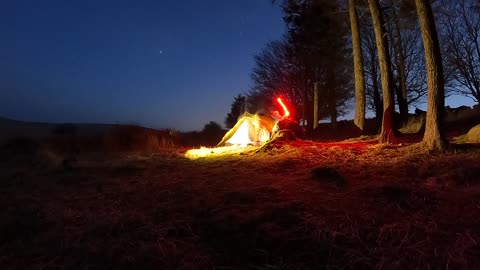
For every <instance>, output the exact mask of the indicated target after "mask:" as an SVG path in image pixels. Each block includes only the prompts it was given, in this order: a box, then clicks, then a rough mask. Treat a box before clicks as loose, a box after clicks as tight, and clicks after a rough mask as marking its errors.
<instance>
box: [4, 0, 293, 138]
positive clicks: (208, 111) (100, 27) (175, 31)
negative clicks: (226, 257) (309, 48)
mask: <svg viewBox="0 0 480 270" xmlns="http://www.w3.org/2000/svg"><path fill="white" fill-rule="evenodd" d="M0 30H1V34H2V37H1V40H2V41H1V42H0V87H1V92H0V116H5V117H10V118H14V119H20V120H28V121H49V122H96V123H129V122H130V123H132V122H135V123H139V124H142V125H147V126H151V127H156V128H166V127H170V128H176V129H180V130H195V129H201V128H202V127H203V125H204V124H206V123H207V122H208V121H210V120H213V121H217V122H219V123H221V124H223V120H224V118H225V116H226V114H227V113H228V112H229V110H230V105H231V103H232V101H233V98H234V96H236V95H237V94H238V93H242V92H245V91H247V90H248V87H249V85H250V79H249V73H250V70H251V68H252V66H253V55H254V54H255V53H257V52H259V51H260V50H261V49H262V47H263V46H264V44H265V43H266V42H267V41H270V40H274V39H278V38H279V37H281V35H282V34H283V32H284V24H283V21H282V17H281V13H280V9H279V8H278V7H277V6H273V5H272V4H271V1H269V0H242V1H221V0H203V1H197V0H182V1H178V0H161V1H159V0H87V1H85V0H82V1H73V0H72V1H69V0H42V1H38V0H30V1H26V0H15V1H4V3H3V4H2V8H1V10H0Z"/></svg>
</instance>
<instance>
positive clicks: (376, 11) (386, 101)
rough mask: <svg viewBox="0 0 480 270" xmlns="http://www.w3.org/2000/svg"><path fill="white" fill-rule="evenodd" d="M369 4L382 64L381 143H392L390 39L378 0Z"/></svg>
mask: <svg viewBox="0 0 480 270" xmlns="http://www.w3.org/2000/svg"><path fill="white" fill-rule="evenodd" d="M368 6H369V8H370V13H371V15H372V21H373V30H374V31H375V43H376V44H377V49H378V61H379V64H380V75H381V77H382V91H383V119H382V131H381V134H380V139H379V142H380V143H392V142H393V141H394V140H395V129H394V112H395V110H394V107H395V104H394V102H393V95H392V86H393V80H392V67H391V64H390V55H389V53H388V41H387V36H386V35H385V26H384V21H383V15H382V11H381V9H380V4H379V2H378V0H368Z"/></svg>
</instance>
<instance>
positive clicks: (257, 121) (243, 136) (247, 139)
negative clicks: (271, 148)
mask: <svg viewBox="0 0 480 270" xmlns="http://www.w3.org/2000/svg"><path fill="white" fill-rule="evenodd" d="M277 128H278V126H277V121H276V120H275V119H274V118H273V117H271V116H270V115H266V114H251V113H248V112H245V113H244V114H243V115H242V116H241V117H240V118H239V119H238V121H237V123H236V124H235V126H234V127H233V128H232V129H230V130H229V131H228V132H227V133H226V134H225V136H223V138H222V140H221V141H220V142H219V143H218V145H217V146H226V145H240V146H247V145H261V144H262V143H264V142H266V141H268V140H269V139H270V136H271V134H272V132H273V131H275V130H276V129H277Z"/></svg>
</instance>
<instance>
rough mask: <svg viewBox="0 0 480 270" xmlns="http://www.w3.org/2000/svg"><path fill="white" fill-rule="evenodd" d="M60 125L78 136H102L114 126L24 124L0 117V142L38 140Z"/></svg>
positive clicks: (23, 122)
mask: <svg viewBox="0 0 480 270" xmlns="http://www.w3.org/2000/svg"><path fill="white" fill-rule="evenodd" d="M61 125H69V126H73V127H75V131H76V135H78V136H95V135H102V134H105V133H106V132H107V131H109V130H110V129H111V128H112V127H114V126H115V125H112V124H83V123H79V124H77V123H75V124H71V123H64V124H60V123H40V122H25V121H18V120H13V119H9V118H5V117H0V141H3V140H5V139H8V138H11V137H18V136H25V137H31V138H35V139H40V138H44V137H47V136H49V135H52V134H53V132H54V130H55V129H58V127H59V126H61Z"/></svg>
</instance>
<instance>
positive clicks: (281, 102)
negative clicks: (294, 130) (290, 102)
mask: <svg viewBox="0 0 480 270" xmlns="http://www.w3.org/2000/svg"><path fill="white" fill-rule="evenodd" d="M277 102H278V104H280V106H282V108H283V111H284V112H285V113H284V114H283V117H284V118H287V117H288V116H289V115H290V112H289V111H288V109H287V106H285V104H283V101H282V99H281V98H277Z"/></svg>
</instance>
